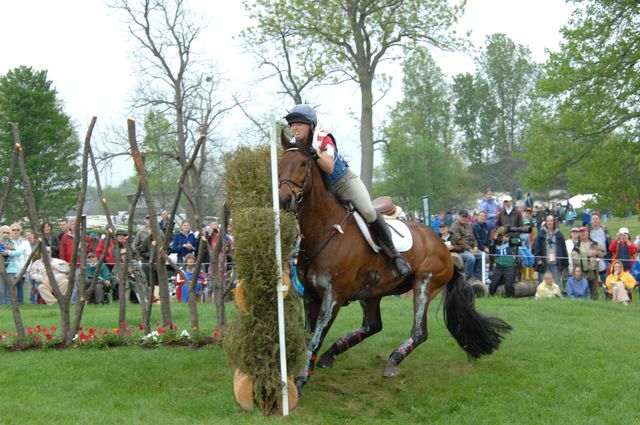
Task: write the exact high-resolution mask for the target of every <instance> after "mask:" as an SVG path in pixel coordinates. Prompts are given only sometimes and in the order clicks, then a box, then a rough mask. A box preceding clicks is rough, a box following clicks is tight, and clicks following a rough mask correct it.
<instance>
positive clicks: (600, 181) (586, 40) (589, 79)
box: [524, 0, 640, 212]
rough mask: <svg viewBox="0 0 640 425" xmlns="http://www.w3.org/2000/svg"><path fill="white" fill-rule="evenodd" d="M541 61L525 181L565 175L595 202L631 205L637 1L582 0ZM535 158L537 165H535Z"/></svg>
mask: <svg viewBox="0 0 640 425" xmlns="http://www.w3.org/2000/svg"><path fill="white" fill-rule="evenodd" d="M582 3H584V7H580V8H577V9H576V11H575V12H574V16H573V18H572V20H571V22H570V24H569V25H568V26H566V27H565V28H563V30H562V34H563V36H564V41H563V42H562V45H561V49H560V51H559V52H557V53H553V54H552V55H551V57H550V59H549V61H548V63H547V64H546V65H545V74H544V78H543V79H542V80H541V81H540V84H539V86H538V92H537V95H538V97H539V99H540V100H539V105H540V107H539V108H538V110H537V111H536V113H535V114H532V116H531V119H530V121H531V122H530V124H531V130H530V132H529V133H528V135H527V141H526V150H525V154H524V158H525V159H526V161H527V164H528V168H527V172H526V174H525V176H526V178H527V179H528V181H529V182H530V183H531V185H532V186H535V187H537V188H546V187H549V186H551V185H553V184H554V183H555V182H557V181H562V180H566V181H567V182H568V186H569V188H570V191H571V192H572V193H585V192H586V193H597V197H598V204H599V205H600V206H613V207H614V208H616V209H617V210H618V211H619V212H620V211H626V210H631V209H632V208H633V207H634V204H635V203H636V202H637V200H638V199H640V196H639V192H638V188H637V185H634V184H633V183H632V182H633V179H634V177H635V176H637V175H638V173H639V172H640V144H639V143H638V135H639V131H640V125H639V122H640V121H638V116H639V115H640V106H639V103H638V101H637V94H638V90H639V89H640V74H639V73H638V63H640V53H639V50H638V49H637V48H635V47H632V46H637V45H638V44H639V43H640V32H638V20H639V19H640V9H638V5H637V2H636V1H630V0H623V1H608V0H593V1H584V2H582ZM541 164H542V166H541Z"/></svg>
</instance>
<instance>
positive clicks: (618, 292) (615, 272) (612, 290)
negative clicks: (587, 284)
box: [605, 260, 637, 305]
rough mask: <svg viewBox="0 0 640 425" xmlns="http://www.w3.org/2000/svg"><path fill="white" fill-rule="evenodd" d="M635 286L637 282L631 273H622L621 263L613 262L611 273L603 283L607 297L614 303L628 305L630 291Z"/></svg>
mask: <svg viewBox="0 0 640 425" xmlns="http://www.w3.org/2000/svg"><path fill="white" fill-rule="evenodd" d="M636 285H637V282H636V280H635V279H634V278H633V276H631V273H629V272H626V271H624V268H623V265H622V261H620V260H613V262H612V264H611V273H610V274H609V276H607V281H606V282H605V286H606V289H605V291H606V292H607V297H610V298H611V300H612V301H613V302H616V303H622V304H625V305H626V304H629V300H630V299H631V298H630V294H631V291H633V288H635V287H636Z"/></svg>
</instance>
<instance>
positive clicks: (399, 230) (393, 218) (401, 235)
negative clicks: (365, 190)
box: [350, 196, 413, 253]
mask: <svg viewBox="0 0 640 425" xmlns="http://www.w3.org/2000/svg"><path fill="white" fill-rule="evenodd" d="M373 207H374V208H375V210H376V211H377V212H379V213H380V214H381V215H382V216H383V217H384V219H385V220H386V221H387V226H389V230H390V231H391V239H392V240H393V244H394V245H395V247H396V249H397V250H398V252H406V251H408V250H410V249H411V246H412V245H413V237H412V235H411V231H410V230H409V228H408V227H407V225H406V224H405V223H403V222H402V221H400V220H398V218H399V217H401V216H402V215H403V211H402V208H400V207H399V206H397V205H395V204H394V203H393V199H391V196H381V197H379V198H376V199H374V200H373ZM350 208H351V209H352V210H353V217H354V219H355V220H356V224H357V225H358V228H359V229H360V232H361V233H362V236H364V238H365V240H366V241H367V243H368V244H369V246H371V249H373V251H374V252H376V253H378V252H380V247H379V246H378V244H376V243H375V242H374V241H373V238H372V237H371V231H370V230H369V226H368V225H367V223H366V222H365V220H364V218H362V216H361V215H360V214H359V213H358V211H357V210H356V209H355V208H353V205H350Z"/></svg>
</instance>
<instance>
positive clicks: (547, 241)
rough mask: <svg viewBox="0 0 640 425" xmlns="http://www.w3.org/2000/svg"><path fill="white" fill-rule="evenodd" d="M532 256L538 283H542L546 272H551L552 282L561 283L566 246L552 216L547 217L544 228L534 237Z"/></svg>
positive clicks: (565, 263)
mask: <svg viewBox="0 0 640 425" xmlns="http://www.w3.org/2000/svg"><path fill="white" fill-rule="evenodd" d="M533 255H534V256H535V258H536V263H537V270H538V282H541V281H542V276H543V274H544V273H546V272H551V274H552V275H553V280H554V282H556V283H558V282H562V271H563V270H564V268H565V267H566V266H567V246H566V245H565V241H564V235H563V234H562V232H560V229H558V228H557V227H556V222H555V219H554V218H553V216H552V215H549V216H547V219H546V222H545V227H544V228H543V229H542V230H540V232H539V233H538V236H537V237H536V240H535V242H534V244H533Z"/></svg>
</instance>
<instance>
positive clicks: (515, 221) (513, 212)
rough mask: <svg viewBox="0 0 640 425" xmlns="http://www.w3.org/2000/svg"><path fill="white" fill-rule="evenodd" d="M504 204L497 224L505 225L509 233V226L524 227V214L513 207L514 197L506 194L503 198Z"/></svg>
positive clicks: (498, 225)
mask: <svg viewBox="0 0 640 425" xmlns="http://www.w3.org/2000/svg"><path fill="white" fill-rule="evenodd" d="M502 206H503V209H502V211H500V213H498V218H497V219H496V226H497V227H500V226H504V228H505V231H506V232H507V233H509V231H510V230H509V228H511V227H523V226H524V221H523V219H522V214H520V211H518V210H517V209H515V208H514V207H513V199H512V198H511V196H509V195H505V196H504V197H503V198H502Z"/></svg>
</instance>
